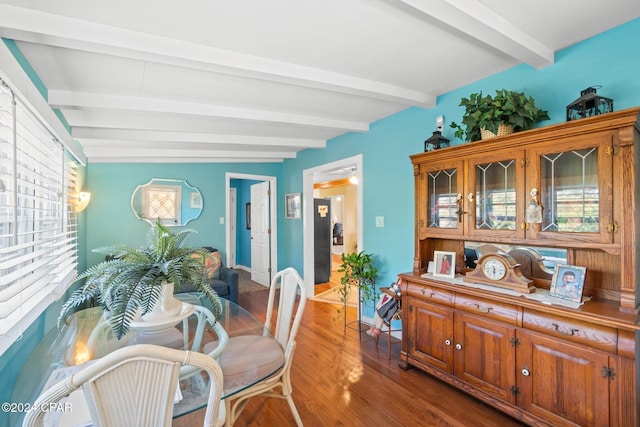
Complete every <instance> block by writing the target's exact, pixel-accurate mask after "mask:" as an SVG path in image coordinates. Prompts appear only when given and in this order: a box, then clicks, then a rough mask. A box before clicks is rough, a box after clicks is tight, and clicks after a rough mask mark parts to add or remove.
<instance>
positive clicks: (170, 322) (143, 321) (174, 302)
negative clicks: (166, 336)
mask: <svg viewBox="0 0 640 427" xmlns="http://www.w3.org/2000/svg"><path fill="white" fill-rule="evenodd" d="M193 311H194V308H193V305H191V304H189V303H186V302H182V301H180V300H178V299H177V298H176V297H175V296H174V295H173V283H163V284H162V295H160V298H159V299H158V301H157V302H156V305H155V306H154V307H153V309H152V310H151V311H150V312H149V313H147V314H145V315H144V316H136V318H135V320H133V321H132V322H131V324H130V326H131V327H132V328H133V329H136V330H137V331H138V332H141V333H146V334H150V333H152V334H157V333H160V332H167V331H170V330H172V329H173V327H174V326H175V325H177V324H178V323H180V321H182V319H185V318H187V317H189V316H190V315H191V314H192V313H193Z"/></svg>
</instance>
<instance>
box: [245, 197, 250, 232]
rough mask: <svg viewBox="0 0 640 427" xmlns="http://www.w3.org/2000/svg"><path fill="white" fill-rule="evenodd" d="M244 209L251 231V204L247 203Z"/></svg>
mask: <svg viewBox="0 0 640 427" xmlns="http://www.w3.org/2000/svg"><path fill="white" fill-rule="evenodd" d="M244 209H245V210H244V212H245V216H246V222H247V230H251V202H247V204H246V205H245V207H244Z"/></svg>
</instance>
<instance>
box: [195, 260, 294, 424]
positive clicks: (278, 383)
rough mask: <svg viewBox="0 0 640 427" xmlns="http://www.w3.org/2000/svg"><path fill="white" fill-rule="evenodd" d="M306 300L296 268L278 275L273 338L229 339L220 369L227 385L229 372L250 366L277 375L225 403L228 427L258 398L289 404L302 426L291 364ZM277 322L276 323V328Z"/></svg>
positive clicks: (269, 318)
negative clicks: (295, 397)
mask: <svg viewBox="0 0 640 427" xmlns="http://www.w3.org/2000/svg"><path fill="white" fill-rule="evenodd" d="M278 289H279V290H280V293H279V299H278V305H277V317H276V318H275V319H274V318H273V317H274V314H275V311H276V310H275V309H276V306H275V299H276V294H277V293H278V292H277V291H278ZM298 297H299V300H298ZM297 300H298V302H297V304H296V301H297ZM306 300H307V298H306V290H305V287H304V282H303V280H302V278H301V277H300V275H299V274H298V272H297V271H296V270H295V269H294V268H291V267H289V268H286V269H284V270H282V271H280V272H278V273H277V274H276V275H275V276H274V277H273V280H272V281H271V287H270V290H269V300H268V304H267V314H266V321H265V326H266V328H267V329H268V330H269V331H270V335H269V336H268V337H267V336H265V337H258V338H261V339H258V340H257V341H256V340H255V337H249V336H238V337H231V338H229V343H228V344H227V347H226V348H225V349H224V351H223V352H222V356H221V357H220V366H221V367H222V370H223V371H224V372H225V382H226V381H227V378H226V375H227V372H228V373H229V375H230V376H232V375H234V374H238V375H241V372H242V370H243V367H245V369H246V367H247V366H252V367H255V366H258V367H259V368H257V369H266V370H268V369H272V368H273V370H275V373H274V374H273V375H272V376H270V377H269V378H267V379H266V380H263V381H261V382H259V383H257V384H254V385H253V386H251V387H248V388H246V389H244V390H242V391H240V392H238V393H236V394H234V395H232V396H229V397H226V398H225V399H224V403H225V406H226V412H227V421H226V425H227V426H232V425H233V424H234V423H235V422H236V420H237V419H238V416H239V415H240V413H241V412H242V410H243V409H244V408H245V406H246V404H247V403H248V401H249V399H250V398H252V397H254V396H258V395H260V396H266V397H278V398H281V399H285V400H286V401H287V403H288V404H289V408H290V409H291V413H292V414H293V417H294V418H295V420H296V424H297V425H298V426H302V420H301V419H300V414H299V413H298V410H297V409H296V405H295V403H294V402H293V399H292V397H291V393H292V391H293V390H292V385H291V364H292V361H293V354H294V351H295V348H296V342H295V338H296V334H297V333H298V327H299V326H300V321H301V320H302V314H303V312H304V307H305V304H306ZM274 320H275V323H274V324H272V323H273V321H274ZM205 348H206V347H205ZM252 359H253V360H252ZM252 369H254V368H252ZM231 380H232V379H231V378H230V381H231Z"/></svg>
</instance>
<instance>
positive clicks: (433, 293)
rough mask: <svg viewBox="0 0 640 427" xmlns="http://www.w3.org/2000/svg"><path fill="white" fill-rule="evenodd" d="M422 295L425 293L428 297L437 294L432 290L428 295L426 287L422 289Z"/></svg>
mask: <svg viewBox="0 0 640 427" xmlns="http://www.w3.org/2000/svg"><path fill="white" fill-rule="evenodd" d="M421 292H422V295H424V296H425V297H427V298H433V296H434V295H435V294H436V293H435V292H433V291H431V292H429V295H427V291H425V290H424V289H422V290H421Z"/></svg>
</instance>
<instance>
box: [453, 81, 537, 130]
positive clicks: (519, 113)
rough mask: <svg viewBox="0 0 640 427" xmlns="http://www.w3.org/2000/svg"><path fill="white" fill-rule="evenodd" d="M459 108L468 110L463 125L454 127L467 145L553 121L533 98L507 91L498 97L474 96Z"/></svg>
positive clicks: (477, 94) (475, 94) (497, 91)
mask: <svg viewBox="0 0 640 427" xmlns="http://www.w3.org/2000/svg"><path fill="white" fill-rule="evenodd" d="M459 105H460V106H461V107H465V113H464V115H463V116H462V122H461V124H457V123H456V122H452V123H451V127H452V128H453V129H456V132H455V136H456V137H457V138H460V139H464V140H465V141H477V140H480V139H488V138H495V137H496V136H503V135H508V134H509V133H511V132H518V131H521V130H528V129H531V128H532V127H533V125H534V124H536V123H538V122H541V121H543V120H549V114H548V112H547V111H545V110H542V109H540V108H538V107H537V106H536V103H535V100H534V99H533V97H531V96H529V97H527V96H526V95H525V94H524V93H522V92H514V91H510V90H507V89H499V90H496V95H495V96H491V95H483V94H482V92H479V93H472V94H471V95H469V98H462V99H461V100H460V104H459Z"/></svg>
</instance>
